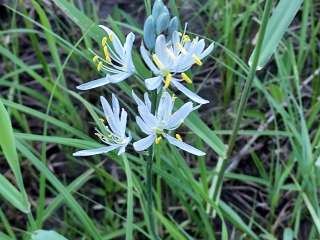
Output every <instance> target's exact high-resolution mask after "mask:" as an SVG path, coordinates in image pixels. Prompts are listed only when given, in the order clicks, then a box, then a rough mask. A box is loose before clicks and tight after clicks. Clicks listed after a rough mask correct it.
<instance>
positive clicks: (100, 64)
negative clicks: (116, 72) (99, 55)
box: [97, 61, 103, 72]
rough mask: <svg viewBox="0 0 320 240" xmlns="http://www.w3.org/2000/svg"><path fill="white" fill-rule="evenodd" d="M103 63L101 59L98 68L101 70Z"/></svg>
mask: <svg viewBox="0 0 320 240" xmlns="http://www.w3.org/2000/svg"><path fill="white" fill-rule="evenodd" d="M102 66H103V63H102V62H101V61H100V62H99V63H98V65H97V70H98V71H99V72H100V71H101V69H102Z"/></svg>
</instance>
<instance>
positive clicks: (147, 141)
mask: <svg viewBox="0 0 320 240" xmlns="http://www.w3.org/2000/svg"><path fill="white" fill-rule="evenodd" d="M155 139H156V135H155V134H152V135H149V136H148V137H145V138H142V139H140V140H139V141H137V142H135V143H133V148H134V150H136V151H138V152H139V151H143V150H146V149H147V148H149V147H150V146H151V145H152V144H153V142H154V140H155Z"/></svg>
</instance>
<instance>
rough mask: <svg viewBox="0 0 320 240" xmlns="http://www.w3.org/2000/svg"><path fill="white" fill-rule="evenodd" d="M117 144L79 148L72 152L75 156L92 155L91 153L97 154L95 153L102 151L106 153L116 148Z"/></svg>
mask: <svg viewBox="0 0 320 240" xmlns="http://www.w3.org/2000/svg"><path fill="white" fill-rule="evenodd" d="M118 147H119V145H117V144H115V145H110V146H107V147H101V148H94V149H88V150H81V151H78V152H75V153H74V154H72V155H73V156H75V157H85V156H92V155H97V154H102V153H107V152H110V151H112V150H114V149H116V148H118Z"/></svg>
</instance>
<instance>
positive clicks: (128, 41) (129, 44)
mask: <svg viewBox="0 0 320 240" xmlns="http://www.w3.org/2000/svg"><path fill="white" fill-rule="evenodd" d="M134 39H135V35H134V34H133V33H132V32H130V33H129V34H128V35H127V38H126V42H125V44H124V50H125V53H126V62H127V66H128V68H129V69H130V71H131V72H134V71H135V67H134V64H133V61H132V53H131V52H132V46H133V42H134Z"/></svg>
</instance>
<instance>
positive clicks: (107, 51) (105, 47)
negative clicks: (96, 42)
mask: <svg viewBox="0 0 320 240" xmlns="http://www.w3.org/2000/svg"><path fill="white" fill-rule="evenodd" d="M103 52H104V56H105V58H106V60H107V62H111V58H110V53H109V50H108V46H104V47H103Z"/></svg>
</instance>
